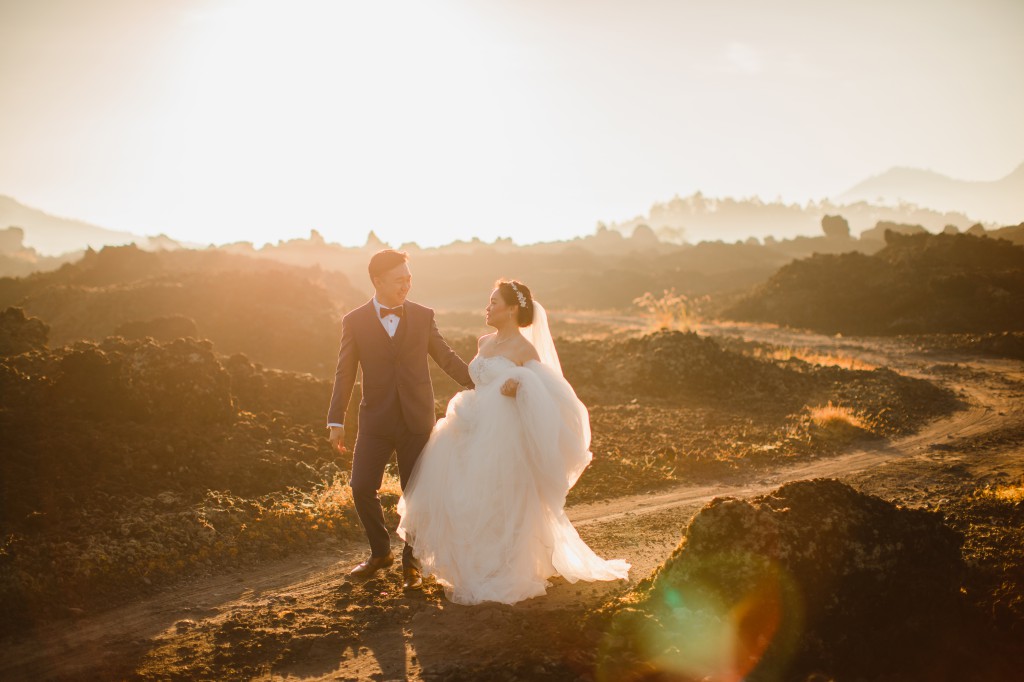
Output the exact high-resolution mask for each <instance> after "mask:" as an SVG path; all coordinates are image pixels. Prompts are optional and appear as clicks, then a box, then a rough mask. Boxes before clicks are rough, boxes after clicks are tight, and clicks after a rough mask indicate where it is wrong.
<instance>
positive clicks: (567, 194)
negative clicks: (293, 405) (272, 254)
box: [0, 0, 1024, 245]
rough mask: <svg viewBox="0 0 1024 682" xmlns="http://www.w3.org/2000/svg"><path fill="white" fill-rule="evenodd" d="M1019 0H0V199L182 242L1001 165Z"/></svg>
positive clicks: (637, 202) (516, 233)
mask: <svg viewBox="0 0 1024 682" xmlns="http://www.w3.org/2000/svg"><path fill="white" fill-rule="evenodd" d="M1022 35H1024V2H1022V1H1021V0H953V1H943V0H913V1H902V0H886V1H885V2H882V1H877V0H856V1H844V2H830V1H828V0H815V1H813V2H812V1H802V0H785V1H781V2H770V1H765V0H733V1H730V0H708V1H704V0H696V1H689V0H677V1H674V2H673V1H669V0H662V1H650V0H619V1H618V2H604V1H601V0H514V1H512V0H507V1H502V0H491V1H479V0H477V1H474V0H434V1H429V0H418V1H412V0H411V1H409V2H388V1H386V0H368V1H365V2H346V1H344V0H287V1H280V2H270V1H261V0H0V97H2V102H3V104H2V108H0V194H7V195H10V196H13V197H14V198H16V199H18V200H19V201H22V202H23V203H27V204H29V205H32V206H36V207H38V208H42V209H44V210H46V211H48V212H50V213H54V214H57V215H62V216H68V217H74V218H80V219H84V220H88V221H90V222H94V223H97V224H99V225H103V226H105V227H111V228H115V229H124V230H131V231H134V232H141V233H147V234H155V233H157V232H165V233H167V234H170V235H171V236H173V237H177V238H180V239H186V240H192V241H197V242H201V243H207V242H224V241H235V240H249V241H254V242H256V243H263V242H265V241H276V240H277V239H281V238H289V237H294V236H305V235H306V234H308V232H309V230H310V229H311V228H316V229H318V230H320V231H321V232H322V233H323V234H324V235H325V236H326V237H327V238H328V239H329V240H332V241H340V242H341V243H344V244H360V243H362V242H363V240H364V239H365V236H366V233H367V231H368V230H370V229H374V230H376V231H377V233H378V234H379V235H380V236H381V237H382V238H384V239H385V240H387V241H389V242H391V243H392V244H395V245H398V244H400V243H402V242H404V241H417V242H419V243H420V244H421V245H435V244H439V243H446V242H448V241H451V240H452V239H456V238H469V237H471V236H474V235H476V236H480V237H481V238H483V239H485V240H488V241H489V240H491V239H493V238H494V237H496V236H511V237H513V238H514V239H515V240H516V241H518V242H521V243H526V242H532V241H538V240H549V239H555V238H565V237H569V236H574V235H578V234H587V233H590V232H592V231H593V229H594V226H595V224H596V223H597V222H598V221H615V220H625V219H628V218H631V217H633V216H635V215H637V214H640V213H645V212H646V211H647V209H648V208H649V207H650V205H651V204H652V203H653V202H655V201H664V200H667V199H670V198H671V197H672V196H674V195H676V194H679V195H687V194H690V193H692V192H694V191H696V190H698V189H699V190H701V191H703V192H704V193H705V194H707V195H712V196H736V197H746V196H752V195H759V196H761V197H762V198H764V199H772V198H775V197H777V196H781V197H782V198H784V199H786V200H790V201H800V202H803V201H806V200H807V199H811V198H814V199H818V198H823V197H826V196H829V195H836V194H839V193H841V192H842V191H844V190H846V189H847V188H848V187H849V186H851V185H852V184H854V183H856V182H858V181H860V180H862V179H864V178H865V177H867V176H869V175H874V174H877V173H880V172H882V171H884V170H886V169H888V168H889V167H891V166H914V167H920V168H927V169H931V170H934V171H938V172H940V173H945V174H947V175H951V176H953V177H958V178H964V179H971V180H993V179H996V178H999V177H1002V176H1004V175H1006V174H1007V173H1009V172H1010V171H1012V170H1013V169H1014V168H1015V167H1016V166H1017V165H1019V164H1020V163H1021V162H1022V161H1024V125H1021V123H1020V121H1021V116H1022V113H1021V112H1024V40H1021V36H1022Z"/></svg>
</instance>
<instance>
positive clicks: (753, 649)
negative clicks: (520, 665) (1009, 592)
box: [608, 479, 966, 680]
mask: <svg viewBox="0 0 1024 682" xmlns="http://www.w3.org/2000/svg"><path fill="white" fill-rule="evenodd" d="M961 542H962V537H961V536H960V535H959V534H958V533H956V532H954V531H952V530H950V529H949V528H947V527H946V526H945V525H944V524H943V520H942V517H941V516H940V515H939V514H937V513H932V512H926V511H920V510H910V509H901V508H898V507H896V506H894V505H892V504H890V503H888V502H885V501H883V500H881V499H879V498H876V497H872V496H869V495H864V494H861V493H859V492H857V491H856V490H854V489H852V488H850V487H849V486H847V485H845V484H843V483H840V482H838V481H835V480H823V479H819V480H814V481H800V482H796V483H791V484H787V485H784V486H783V487H781V488H779V489H778V490H776V491H775V492H773V493H770V494H767V495H764V496H761V497H758V498H755V499H754V500H752V501H749V502H747V501H742V500H736V499H730V498H727V499H716V500H714V501H713V502H712V503H710V504H709V505H708V506H706V507H705V508H704V509H703V510H702V511H701V512H700V513H699V514H698V515H697V516H696V517H694V519H693V521H692V522H691V523H690V525H689V527H688V528H687V531H686V535H685V537H684V539H683V542H682V543H681V544H680V546H679V548H678V549H677V550H676V551H675V553H674V554H673V555H672V556H671V557H670V558H669V559H668V561H666V562H665V564H664V565H663V566H662V567H661V569H659V571H658V572H657V573H656V574H655V575H654V577H653V579H652V581H651V582H650V583H647V584H646V585H645V584H642V585H641V588H640V590H639V591H638V593H637V595H636V596H635V597H634V599H629V600H627V603H628V602H629V601H634V603H633V605H631V606H628V607H627V608H624V609H622V610H621V611H620V612H619V613H618V614H617V616H616V620H615V621H614V628H613V632H614V635H613V637H612V639H611V641H612V642H613V643H615V644H616V646H614V647H613V649H615V651H609V652H608V654H609V656H608V659H609V660H611V659H612V658H614V654H615V653H616V652H617V653H619V654H621V655H622V656H623V657H624V658H623V660H624V661H628V663H624V665H625V666H626V669H627V670H628V669H630V668H632V672H630V673H629V674H635V673H637V672H641V674H640V675H639V676H640V677H643V675H644V674H650V675H655V676H656V675H658V674H662V673H665V674H667V677H666V678H657V679H682V680H686V679H705V677H706V676H709V675H710V676H711V677H710V678H709V679H737V680H738V679H749V680H781V679H787V680H788V679H794V680H803V679H807V676H808V675H810V674H811V673H814V672H816V671H817V672H821V673H826V674H828V675H831V676H834V679H901V680H902V679H915V680H917V679H920V680H925V679H936V680H937V679H957V678H956V673H955V672H954V671H955V670H956V666H957V665H958V664H960V663H962V654H963V653H964V651H963V649H962V647H964V646H966V644H965V642H964V641H963V640H962V639H960V638H959V637H960V635H962V631H963V628H964V621H963V598H962V594H961V590H960V588H961V585H962V584H963V576H964V572H965V565H964V563H963V561H962V559H961V555H960V548H961ZM950 666H952V668H951V667H950ZM627 670H624V671H622V672H624V673H625V672H627ZM643 670H647V671H648V672H647V673H643V672H642V671H643ZM950 674H953V675H954V677H949V675H950ZM886 675H891V676H892V677H886ZM904 675H909V677H904Z"/></svg>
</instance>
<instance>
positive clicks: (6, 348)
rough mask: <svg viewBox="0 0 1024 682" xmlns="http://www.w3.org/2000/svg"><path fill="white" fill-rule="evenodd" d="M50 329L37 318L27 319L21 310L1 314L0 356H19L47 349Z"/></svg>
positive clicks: (10, 309) (9, 309)
mask: <svg viewBox="0 0 1024 682" xmlns="http://www.w3.org/2000/svg"><path fill="white" fill-rule="evenodd" d="M49 334H50V327H49V326H48V325H47V324H46V323H45V322H43V321H42V320H40V319H39V318H36V317H26V316H25V311H24V310H22V309H21V308H8V309H7V310H5V311H3V312H2V313H0V356H2V355H17V354H19V353H24V352H26V351H30V350H35V349H36V348H45V347H46V341H47V337H48V336H49Z"/></svg>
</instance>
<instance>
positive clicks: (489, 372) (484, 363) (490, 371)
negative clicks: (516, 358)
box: [469, 355, 516, 386]
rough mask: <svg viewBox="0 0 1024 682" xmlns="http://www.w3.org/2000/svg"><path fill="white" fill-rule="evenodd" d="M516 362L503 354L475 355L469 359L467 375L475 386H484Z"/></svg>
mask: <svg viewBox="0 0 1024 682" xmlns="http://www.w3.org/2000/svg"><path fill="white" fill-rule="evenodd" d="M515 366H516V363H515V362H513V361H512V360H510V359H508V358H506V357H505V356H504V355H492V356H490V357H484V356H482V355H477V356H476V357H475V358H473V359H472V360H470V361H469V376H470V378H471V379H472V380H473V383H474V384H476V385H477V386H486V385H487V384H489V383H491V382H492V381H494V380H495V379H496V378H497V377H498V376H499V375H500V374H501V373H502V372H504V371H506V370H508V369H509V368H510V367H515Z"/></svg>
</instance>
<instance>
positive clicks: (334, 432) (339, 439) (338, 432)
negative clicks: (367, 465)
mask: <svg viewBox="0 0 1024 682" xmlns="http://www.w3.org/2000/svg"><path fill="white" fill-rule="evenodd" d="M330 428H331V436H330V439H331V447H332V448H334V449H335V450H337V451H338V452H339V453H342V454H344V453H345V450H346V448H345V427H344V426H332V427H330Z"/></svg>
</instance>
